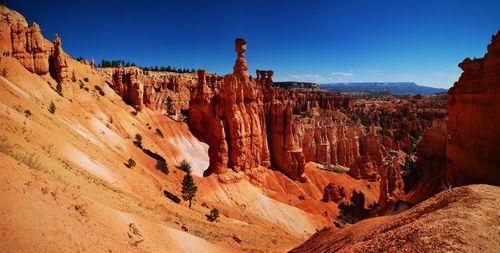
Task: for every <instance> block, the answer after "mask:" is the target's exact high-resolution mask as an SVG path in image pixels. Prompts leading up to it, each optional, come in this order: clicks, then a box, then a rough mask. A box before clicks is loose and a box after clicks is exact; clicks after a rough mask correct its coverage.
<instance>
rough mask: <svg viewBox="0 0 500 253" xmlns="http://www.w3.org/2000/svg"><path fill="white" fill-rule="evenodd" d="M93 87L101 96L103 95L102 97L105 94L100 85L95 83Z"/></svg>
mask: <svg viewBox="0 0 500 253" xmlns="http://www.w3.org/2000/svg"><path fill="white" fill-rule="evenodd" d="M94 89H95V90H96V91H97V92H99V95H101V96H103V97H104V95H106V94H105V93H104V91H103V90H102V89H101V87H99V86H97V85H96V86H94Z"/></svg>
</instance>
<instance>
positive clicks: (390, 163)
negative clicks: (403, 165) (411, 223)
mask: <svg viewBox="0 0 500 253" xmlns="http://www.w3.org/2000/svg"><path fill="white" fill-rule="evenodd" d="M379 174H380V197H379V201H378V204H379V206H380V207H381V208H382V209H386V208H388V207H390V206H392V205H393V204H394V203H396V201H397V200H401V199H403V198H404V189H403V178H402V177H401V171H400V163H399V156H398V153H397V152H395V151H393V152H390V154H389V156H387V157H386V158H385V161H384V165H383V166H382V167H381V168H380V172H379Z"/></svg>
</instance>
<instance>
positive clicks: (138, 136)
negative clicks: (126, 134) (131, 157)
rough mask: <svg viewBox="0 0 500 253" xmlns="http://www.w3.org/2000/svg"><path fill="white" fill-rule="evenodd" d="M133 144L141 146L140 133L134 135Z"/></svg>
mask: <svg viewBox="0 0 500 253" xmlns="http://www.w3.org/2000/svg"><path fill="white" fill-rule="evenodd" d="M134 144H135V145H136V146H137V147H139V148H142V135H140V134H136V135H135V141H134Z"/></svg>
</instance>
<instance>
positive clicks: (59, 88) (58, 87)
mask: <svg viewBox="0 0 500 253" xmlns="http://www.w3.org/2000/svg"><path fill="white" fill-rule="evenodd" d="M56 92H57V94H59V96H61V97H62V96H63V92H62V85H61V83H57V84H56Z"/></svg>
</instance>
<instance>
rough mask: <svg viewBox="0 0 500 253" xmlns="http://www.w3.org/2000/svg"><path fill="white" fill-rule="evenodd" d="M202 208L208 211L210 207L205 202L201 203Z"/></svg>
mask: <svg viewBox="0 0 500 253" xmlns="http://www.w3.org/2000/svg"><path fill="white" fill-rule="evenodd" d="M201 206H202V207H204V208H207V209H208V208H209V207H208V205H207V203H205V202H203V203H201Z"/></svg>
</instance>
